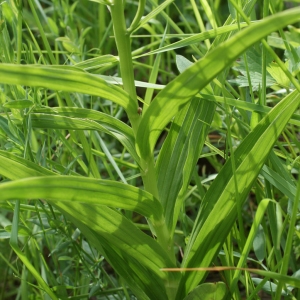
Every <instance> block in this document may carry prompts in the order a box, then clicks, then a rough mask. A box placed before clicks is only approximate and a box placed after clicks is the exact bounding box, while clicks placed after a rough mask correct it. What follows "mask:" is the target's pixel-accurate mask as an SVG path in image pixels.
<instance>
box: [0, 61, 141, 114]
mask: <svg viewBox="0 0 300 300" xmlns="http://www.w3.org/2000/svg"><path fill="white" fill-rule="evenodd" d="M0 75H1V76H0V82H1V83H6V84H17V85H28V86H35V87H45V88H48V89H53V90H62V91H66V92H77V93H83V94H89V95H95V96H99V97H103V98H105V99H108V100H111V101H113V102H115V103H117V104H119V105H121V106H123V107H124V108H125V110H126V111H127V112H128V113H136V111H137V108H136V104H135V103H134V101H130V98H129V96H128V94H127V93H126V92H125V91H124V90H122V89H121V88H119V87H117V86H115V85H112V84H109V83H107V82H105V81H104V80H102V79H101V78H99V77H97V76H95V75H92V74H88V73H86V72H84V71H81V70H80V71H79V70H78V69H77V68H74V67H71V66H70V67H69V68H60V66H36V65H14V64H0Z"/></svg>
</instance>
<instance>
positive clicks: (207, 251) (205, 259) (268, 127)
mask: <svg viewBox="0 0 300 300" xmlns="http://www.w3.org/2000/svg"><path fill="white" fill-rule="evenodd" d="M299 103H300V95H299V93H298V92H297V91H295V92H293V93H291V94H290V95H288V96H287V97H285V98H284V99H283V100H282V101H281V102H280V103H279V104H277V106H275V108H273V109H272V110H271V111H270V113H269V114H268V115H266V116H265V117H264V118H263V119H262V120H261V121H260V122H259V123H258V125H257V126H256V127H255V128H254V129H253V131H252V132H251V133H250V134H249V135H248V136H247V137H246V138H245V139H244V140H243V141H242V143H241V144H240V146H239V147H238V148H237V149H236V151H235V152H234V153H233V154H232V156H231V157H230V158H229V159H228V160H227V162H226V164H225V166H224V167H223V168H222V170H221V172H220V173H219V175H218V176H217V178H216V179H215V180H214V182H213V183H212V185H211V187H210V188H209V190H208V192H207V193H206V195H205V197H204V199H203V201H202V205H201V208H200V210H199V214H198V217H197V220H196V221H195V226H194V229H193V232H192V235H191V237H190V239H189V244H188V245H187V248H186V251H185V255H184V260H183V266H184V267H194V266H199V265H201V266H202V267H206V266H209V265H210V264H211V262H212V260H213V259H214V258H215V256H216V255H217V254H218V251H219V249H220V247H221V246H222V244H223V242H224V240H225V238H226V237H227V235H228V233H229V232H230V230H231V227H232V225H233V224H234V222H235V220H236V217H237V203H238V202H239V203H243V202H244V201H245V197H246V195H247V194H248V192H249V190H250V189H251V187H252V184H253V182H254V180H255V179H256V177H257V176H258V174H259V172H260V169H261V168H262V166H263V164H264V162H265V160H266V159H267V157H268V155H269V152H270V151H271V149H272V147H273V145H274V143H275V142H276V140H277V138H278V136H279V135H280V134H281V132H282V130H283V129H284V127H285V125H286V124H287V122H288V120H289V119H290V118H291V116H292V114H293V112H294V111H295V110H296V109H297V107H298V105H299ZM232 159H235V170H234V171H233V169H232V163H231V160H232ZM234 177H235V179H236V180H237V182H238V183H239V184H238V187H237V188H238V190H236V187H235V184H234ZM216 216H218V217H217V218H216ZM204 276H205V274H203V273H201V272H191V273H185V274H184V276H183V279H182V280H181V282H180V287H179V292H178V295H177V299H182V298H183V296H184V295H186V294H187V293H188V292H189V291H190V290H192V289H193V288H194V287H195V286H196V285H197V284H198V283H199V282H200V281H201V280H202V279H203V278H204Z"/></svg>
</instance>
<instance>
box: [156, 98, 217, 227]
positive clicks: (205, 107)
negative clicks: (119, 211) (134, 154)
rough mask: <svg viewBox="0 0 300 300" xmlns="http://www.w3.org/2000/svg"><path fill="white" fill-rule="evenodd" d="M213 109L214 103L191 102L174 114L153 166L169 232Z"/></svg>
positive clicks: (195, 100) (196, 100)
mask: <svg viewBox="0 0 300 300" xmlns="http://www.w3.org/2000/svg"><path fill="white" fill-rule="evenodd" d="M214 110H215V104H214V103H213V102H211V101H206V100H204V99H201V101H198V99H196V98H195V99H193V100H192V101H191V102H190V104H188V105H187V106H186V107H185V108H184V109H183V110H182V111H181V112H180V113H179V114H177V115H176V117H175V119H174V121H173V123H172V126H171V129H170V131H169V133H168V136H167V139H166V141H165V142H164V145H163V147H162V149H161V151H160V154H159V157H158V160H157V164H156V171H157V186H158V192H159V197H160V199H161V203H162V205H163V208H164V212H165V218H166V223H167V226H168V228H169V230H170V232H171V231H173V230H174V227H175V224H176V222H177V218H178V214H179V210H180V208H181V204H182V200H183V197H184V195H185V192H186V189H187V187H188V185H189V182H190V179H191V176H192V173H193V170H194V167H195V165H196V162H197V160H198V158H199V156H200V152H201V150H202V147H203V144H204V142H205V138H206V135H207V132H208V129H209V127H210V126H209V125H210V123H211V121H212V119H213V115H214ZM179 193H180V194H181V197H179V198H178V195H179ZM176 199H177V201H176Z"/></svg>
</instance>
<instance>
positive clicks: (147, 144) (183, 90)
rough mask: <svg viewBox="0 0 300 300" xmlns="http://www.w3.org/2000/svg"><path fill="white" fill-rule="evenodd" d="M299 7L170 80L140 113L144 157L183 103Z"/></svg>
mask: <svg viewBox="0 0 300 300" xmlns="http://www.w3.org/2000/svg"><path fill="white" fill-rule="evenodd" d="M299 14H300V8H295V9H290V10H286V11H284V12H282V13H278V14H276V15H273V16H271V17H268V18H265V19H264V20H263V21H261V22H259V23H256V24H253V25H251V26H249V27H247V28H246V29H244V30H242V31H240V32H239V33H237V34H236V35H235V36H233V37H232V38H230V39H229V40H227V41H226V42H224V43H223V44H221V45H219V46H218V47H217V48H215V49H214V50H213V51H212V52H210V53H208V54H207V55H206V56H205V57H204V58H202V59H200V60H199V61H198V62H196V63H195V64H193V65H192V66H191V67H190V68H188V69H187V70H185V71H184V72H183V73H182V74H180V75H179V76H178V77H177V78H176V79H174V80H173V81H172V82H170V83H169V84H168V85H167V86H166V88H165V89H163V90H162V91H161V92H160V93H159V94H158V95H157V96H156V98H155V99H154V100H153V102H152V103H151V105H150V106H149V108H148V110H147V111H146V113H145V114H144V115H143V118H142V120H141V123H140V126H139V130H138V132H137V149H138V151H139V153H140V154H141V156H142V157H143V158H144V159H147V158H148V157H150V156H151V153H152V150H153V148H154V146H155V143H156V141H157V139H158V137H159V135H160V133H161V131H162V130H163V129H164V128H165V126H166V125H167V124H168V123H169V122H170V120H171V119H172V118H173V117H174V115H175V114H176V113H177V112H178V111H179V110H180V109H182V108H183V106H184V104H185V103H186V102H187V101H189V100H190V99H191V98H192V97H193V96H195V95H196V94H197V93H198V92H199V91H200V90H201V89H203V88H204V87H205V86H206V85H207V84H208V83H209V82H210V81H211V80H212V79H213V78H214V77H216V76H217V75H218V74H219V73H220V72H221V71H222V70H224V69H225V68H228V66H229V65H230V63H232V62H234V60H235V59H236V58H237V57H238V56H239V55H240V54H241V53H243V52H244V51H245V50H246V49H247V48H249V47H250V46H251V45H253V44H254V43H256V42H258V41H259V40H261V39H262V38H264V37H265V36H266V35H268V34H270V33H271V32H272V31H275V30H277V29H279V28H282V27H284V26H286V25H288V24H291V23H293V22H296V21H297V20H299Z"/></svg>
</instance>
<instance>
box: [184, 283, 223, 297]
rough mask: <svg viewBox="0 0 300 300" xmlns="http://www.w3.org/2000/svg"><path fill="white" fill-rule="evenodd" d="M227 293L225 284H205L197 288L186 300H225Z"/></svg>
mask: <svg viewBox="0 0 300 300" xmlns="http://www.w3.org/2000/svg"><path fill="white" fill-rule="evenodd" d="M226 293H227V287H226V284H225V283H224V282H216V283H203V284H201V285H199V286H197V287H196V288H195V289H194V290H193V291H192V292H191V293H190V294H189V295H188V296H187V297H185V298H184V300H211V299H214V300H223V299H225V296H226Z"/></svg>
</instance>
